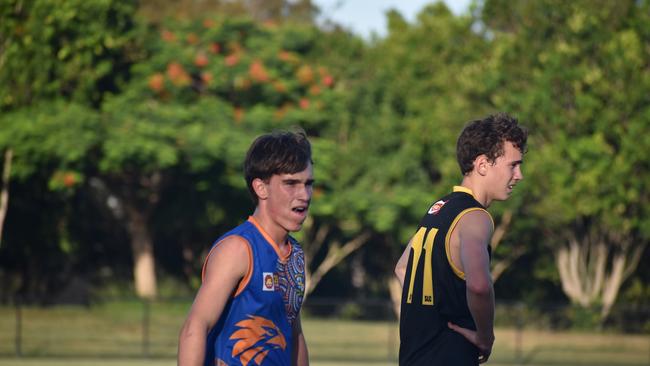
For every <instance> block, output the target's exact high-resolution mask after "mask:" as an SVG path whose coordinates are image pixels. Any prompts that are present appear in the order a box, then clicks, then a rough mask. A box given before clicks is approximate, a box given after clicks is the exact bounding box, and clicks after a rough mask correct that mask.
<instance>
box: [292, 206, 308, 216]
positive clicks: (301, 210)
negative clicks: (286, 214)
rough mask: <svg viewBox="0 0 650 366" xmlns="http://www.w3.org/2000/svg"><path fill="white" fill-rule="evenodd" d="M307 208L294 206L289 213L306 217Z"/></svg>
mask: <svg viewBox="0 0 650 366" xmlns="http://www.w3.org/2000/svg"><path fill="white" fill-rule="evenodd" d="M307 208H308V206H296V207H293V208H292V209H291V211H293V212H295V213H297V214H299V215H306V214H307Z"/></svg>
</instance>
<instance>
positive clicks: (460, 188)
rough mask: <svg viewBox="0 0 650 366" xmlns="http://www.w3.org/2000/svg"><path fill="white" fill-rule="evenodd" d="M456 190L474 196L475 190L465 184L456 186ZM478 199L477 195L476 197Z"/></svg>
mask: <svg viewBox="0 0 650 366" xmlns="http://www.w3.org/2000/svg"><path fill="white" fill-rule="evenodd" d="M454 192H465V193H467V194H469V195H470V196H472V197H474V192H472V190H471V189H469V188H467V187H463V186H454ZM474 198H475V199H476V197H474Z"/></svg>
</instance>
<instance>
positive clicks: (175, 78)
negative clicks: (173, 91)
mask: <svg viewBox="0 0 650 366" xmlns="http://www.w3.org/2000/svg"><path fill="white" fill-rule="evenodd" d="M167 76H168V77H169V79H170V80H171V81H172V83H173V84H174V85H176V86H185V85H188V84H189V83H190V76H189V75H188V74H187V72H186V71H185V69H183V65H181V64H179V63H178V62H172V63H170V64H169V65H167Z"/></svg>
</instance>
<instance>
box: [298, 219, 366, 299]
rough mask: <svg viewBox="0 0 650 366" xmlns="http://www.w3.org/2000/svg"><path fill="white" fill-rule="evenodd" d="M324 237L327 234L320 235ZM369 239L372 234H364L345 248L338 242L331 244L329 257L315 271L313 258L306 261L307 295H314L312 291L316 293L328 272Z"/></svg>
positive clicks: (328, 251)
mask: <svg viewBox="0 0 650 366" xmlns="http://www.w3.org/2000/svg"><path fill="white" fill-rule="evenodd" d="M319 232H320V230H319ZM324 235H325V234H322V233H321V235H320V236H321V237H322V239H323V240H324ZM368 239H370V232H362V233H361V234H359V235H358V236H357V237H355V238H354V239H352V240H350V241H348V242H346V243H345V244H344V245H343V246H341V243H339V242H338V241H334V242H332V243H330V245H329V247H328V248H327V255H326V256H325V259H323V261H322V262H321V263H320V264H319V265H318V267H316V269H315V270H313V271H312V270H311V264H312V259H313V257H311V258H308V259H306V260H305V262H306V266H305V267H306V271H305V272H306V273H305V277H306V280H307V288H306V289H305V295H309V294H310V293H312V291H314V289H315V288H316V286H317V285H318V283H319V282H320V281H321V279H322V278H323V276H325V274H327V272H329V271H330V270H331V269H332V268H334V266H336V265H337V264H339V263H340V262H341V261H342V260H343V259H345V257H347V256H348V255H350V254H351V253H353V252H354V251H356V250H357V249H359V248H361V247H362V246H363V245H364V244H365V243H367V242H368Z"/></svg>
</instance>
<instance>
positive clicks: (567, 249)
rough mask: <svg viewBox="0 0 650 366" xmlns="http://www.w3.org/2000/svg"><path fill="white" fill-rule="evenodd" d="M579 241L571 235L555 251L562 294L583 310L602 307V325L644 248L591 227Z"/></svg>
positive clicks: (621, 236) (643, 245)
mask: <svg viewBox="0 0 650 366" xmlns="http://www.w3.org/2000/svg"><path fill="white" fill-rule="evenodd" d="M587 231H588V232H586V233H583V234H582V235H580V237H578V236H577V234H575V233H572V234H571V235H570V236H569V239H568V243H567V244H566V245H560V246H559V247H557V248H556V249H555V263H556V265H557V269H558V272H559V274H560V280H561V281H562V290H563V291H564V293H565V294H566V295H567V296H568V297H569V299H571V301H572V302H574V303H577V304H579V305H580V306H582V307H589V306H593V305H601V306H602V308H601V314H600V318H601V321H603V320H605V319H606V318H607V316H609V313H610V311H611V308H612V306H613V305H614V303H615V301H616V297H617V296H618V291H619V289H620V288H621V285H622V284H623V282H624V281H625V280H626V279H627V278H628V277H629V276H630V275H631V274H632V273H633V272H634V270H635V269H636V267H637V266H638V263H639V260H640V258H641V254H642V253H643V249H644V247H645V244H644V243H643V244H640V245H637V246H633V245H632V240H631V239H630V238H626V237H624V236H623V235H618V236H615V237H612V236H611V235H607V234H605V233H603V232H602V231H600V230H598V228H595V227H591V228H589V229H588V230H587Z"/></svg>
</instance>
